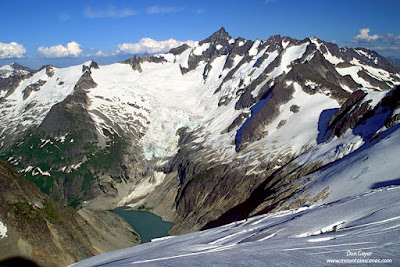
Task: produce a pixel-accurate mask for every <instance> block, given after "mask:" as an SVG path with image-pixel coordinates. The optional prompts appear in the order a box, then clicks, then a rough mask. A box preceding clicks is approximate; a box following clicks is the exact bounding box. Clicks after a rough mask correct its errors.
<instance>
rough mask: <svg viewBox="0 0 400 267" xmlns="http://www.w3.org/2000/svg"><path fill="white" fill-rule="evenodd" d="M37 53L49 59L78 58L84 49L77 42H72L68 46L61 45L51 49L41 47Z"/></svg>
mask: <svg viewBox="0 0 400 267" xmlns="http://www.w3.org/2000/svg"><path fill="white" fill-rule="evenodd" d="M37 52H38V53H39V54H40V55H42V56H44V57H47V58H59V57H78V56H80V54H81V53H82V47H81V45H80V44H78V43H77V42H74V41H72V42H70V43H68V44H67V45H66V46H63V45H60V44H59V45H55V46H51V47H44V46H41V47H39V48H38V49H37Z"/></svg>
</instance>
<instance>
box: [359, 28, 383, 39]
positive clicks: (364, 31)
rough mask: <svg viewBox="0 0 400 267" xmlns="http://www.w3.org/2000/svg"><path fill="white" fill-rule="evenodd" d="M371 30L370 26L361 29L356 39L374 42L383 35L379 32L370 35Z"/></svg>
mask: <svg viewBox="0 0 400 267" xmlns="http://www.w3.org/2000/svg"><path fill="white" fill-rule="evenodd" d="M369 32H370V29H369V28H365V29H361V30H360V33H359V34H358V35H357V36H356V37H354V39H355V40H356V41H360V42H372V41H377V40H378V39H380V38H381V36H379V35H377V34H374V35H369Z"/></svg>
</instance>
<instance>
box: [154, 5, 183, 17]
mask: <svg viewBox="0 0 400 267" xmlns="http://www.w3.org/2000/svg"><path fill="white" fill-rule="evenodd" d="M182 10H183V7H161V6H151V7H149V8H147V14H149V15H153V14H168V13H177V12H179V11H182Z"/></svg>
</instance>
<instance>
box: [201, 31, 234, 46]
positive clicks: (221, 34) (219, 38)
mask: <svg viewBox="0 0 400 267" xmlns="http://www.w3.org/2000/svg"><path fill="white" fill-rule="evenodd" d="M231 39H232V37H231V36H230V35H229V33H228V32H227V31H226V30H225V28H224V27H221V28H220V29H219V30H218V31H216V32H214V33H213V34H212V35H210V36H209V37H208V38H206V39H204V40H203V41H200V42H199V45H202V44H204V43H211V44H214V45H217V44H221V45H223V44H226V42H229V40H231Z"/></svg>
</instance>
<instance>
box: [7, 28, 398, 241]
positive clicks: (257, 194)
mask: <svg viewBox="0 0 400 267" xmlns="http://www.w3.org/2000/svg"><path fill="white" fill-rule="evenodd" d="M0 77H1V78H0V97H1V98H0V108H1V113H2V116H1V118H0V156H1V157H2V158H3V159H4V160H6V161H7V162H8V163H9V164H11V165H13V166H14V167H15V168H16V169H17V170H18V171H19V172H20V173H21V174H22V175H23V176H24V177H25V178H26V179H28V180H29V181H31V182H33V183H35V184H36V185H37V186H38V187H39V188H40V189H41V190H42V192H44V193H46V194H48V195H50V196H51V197H52V199H53V200H56V201H58V202H61V203H64V204H68V205H70V206H72V207H75V208H77V209H79V208H82V207H85V208H90V209H96V210H108V209H112V208H115V207H117V206H123V205H129V206H132V207H134V208H138V207H139V206H141V207H143V206H144V207H146V208H147V209H149V210H151V211H152V212H154V213H156V214H158V215H160V216H162V217H163V218H164V219H167V220H170V221H173V222H174V223H175V226H174V228H173V229H172V230H171V233H173V234H181V233H187V232H192V231H196V230H200V229H208V228H211V227H215V226H220V225H223V224H226V223H230V222H233V221H237V220H241V219H245V218H248V217H250V216H253V215H257V214H264V213H268V212H277V211H282V210H286V209H294V208H298V207H301V206H303V205H306V204H307V205H312V204H315V203H326V202H327V201H328V200H332V201H333V200H338V199H342V198H343V197H348V196H353V194H362V193H364V192H366V191H368V190H369V189H370V188H369V187H368V186H371V184H375V183H382V182H385V181H389V180H392V179H396V177H395V176H396V171H395V169H393V168H392V167H393V166H395V165H396V164H397V163H398V161H397V159H396V158H393V159H390V160H391V161H392V163H393V165H390V166H387V168H386V170H387V173H386V175H385V176H380V171H383V169H379V171H378V172H376V173H375V172H374V173H373V176H368V175H367V176H368V177H369V178H366V179H370V180H371V181H370V180H368V181H369V182H368V183H366V186H365V187H358V185H357V183H355V182H354V181H353V180H351V179H350V178H349V179H350V180H349V181H341V182H340V185H341V186H340V187H337V188H339V189H340V190H343V188H352V189H351V190H349V192H347V191H346V192H344V193H343V194H342V195H341V194H340V193H339V192H338V191H337V190H339V189H336V187H335V186H334V184H332V185H330V184H325V183H323V182H319V180H322V181H325V180H326V179H327V178H326V177H330V176H329V174H327V173H325V172H324V170H328V169H329V167H330V166H332V165H334V164H341V163H340V162H347V160H351V159H352V155H356V154H358V153H361V151H364V150H366V149H368V151H371V152H370V154H369V156H367V157H366V158H365V162H368V161H371V160H374V159H373V156H372V155H373V154H374V153H373V152H372V151H373V150H374V147H375V145H376V144H379V143H381V142H382V141H383V140H386V138H391V137H393V136H396V135H397V134H396V133H397V128H398V127H397V125H398V122H399V118H400V117H399V110H400V106H399V104H400V103H399V99H400V98H399V90H400V89H399V87H398V85H399V84H400V67H399V66H398V65H396V64H394V63H393V62H392V61H390V60H389V59H387V58H385V57H382V56H380V55H379V54H377V53H376V52H374V51H371V50H368V49H364V48H355V49H352V48H347V47H338V46H337V45H336V44H332V43H328V42H325V41H322V40H320V39H318V38H316V37H313V38H306V39H304V40H296V39H293V38H290V37H281V36H279V35H276V36H272V37H270V38H269V39H268V40H256V41H251V40H245V39H243V38H240V37H239V38H237V39H233V38H232V37H231V36H230V35H229V34H228V33H227V32H226V31H225V29H224V28H221V29H220V30H218V31H217V32H215V33H214V34H212V35H211V36H210V37H208V38H207V39H205V40H203V41H200V42H197V43H195V44H194V45H193V46H192V47H191V46H189V45H183V46H180V47H177V48H174V49H172V50H171V51H170V52H168V53H165V54H158V55H152V56H149V55H146V56H143V57H136V56H135V57H132V58H130V59H128V60H126V61H123V62H120V63H116V64H111V65H100V66H99V65H98V64H97V63H96V62H94V61H88V62H86V63H84V64H83V65H78V66H72V67H68V68H57V67H54V66H50V65H48V66H44V67H43V68H41V69H40V70H39V71H32V70H29V69H21V68H19V67H18V66H16V65H15V64H14V65H13V64H11V65H7V66H3V67H1V68H0ZM391 140H392V139H391ZM391 146H395V147H396V146H397V143H395V142H393V143H391ZM388 160H389V159H388ZM360 162H364V161H360ZM360 164H361V163H360ZM382 164H383V162H382ZM397 165H398V164H397ZM344 166H345V167H346V168H348V167H349V166H350V165H348V164H345V165H344ZM374 166H379V164H378V163H376V165H374ZM345 167H343V168H345ZM335 172H337V170H336V169H335ZM367 173H368V172H367ZM332 175H333V174H332ZM371 175H372V173H371ZM392 176H393V177H392ZM354 179H355V180H356V178H354ZM345 184H348V186H345ZM322 185H324V186H322Z"/></svg>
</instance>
